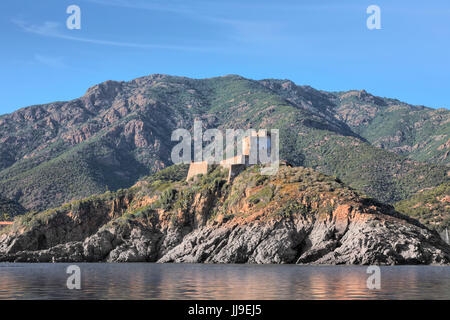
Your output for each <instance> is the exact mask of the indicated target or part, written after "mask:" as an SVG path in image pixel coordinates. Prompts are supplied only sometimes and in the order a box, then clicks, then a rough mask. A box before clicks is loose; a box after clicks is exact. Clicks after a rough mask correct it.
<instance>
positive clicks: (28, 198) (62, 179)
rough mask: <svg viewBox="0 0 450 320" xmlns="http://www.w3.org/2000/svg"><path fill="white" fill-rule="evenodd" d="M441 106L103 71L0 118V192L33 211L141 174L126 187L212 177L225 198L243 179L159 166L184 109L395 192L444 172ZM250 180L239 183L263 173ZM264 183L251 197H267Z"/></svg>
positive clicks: (349, 179) (371, 191)
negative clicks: (189, 175) (74, 92)
mask: <svg viewBox="0 0 450 320" xmlns="http://www.w3.org/2000/svg"><path fill="white" fill-rule="evenodd" d="M93 106H95V107H93ZM449 114H450V113H449V111H448V110H433V109H428V108H425V107H413V106H410V105H407V104H404V103H401V102H399V101H397V100H392V99H386V98H379V97H373V96H371V95H370V94H368V93H366V92H356V91H355V92H353V91H352V92H338V93H327V92H322V91H317V90H314V89H313V88H310V87H301V86H296V85H295V84H293V83H292V82H289V81H286V80H262V81H254V80H249V79H245V78H243V77H240V76H236V75H230V76H225V77H217V78H211V79H200V80H197V79H189V78H184V77H172V76H165V75H152V76H149V77H144V78H141V79H137V80H136V81H130V82H121V83H117V82H114V81H108V82H105V83H102V84H100V85H97V86H94V87H92V88H90V89H89V90H88V92H87V93H86V95H85V96H84V97H83V98H81V99H75V100H73V101H69V102H56V103H53V104H47V105H39V106H32V107H29V108H24V109H21V110H19V111H17V112H15V113H13V114H10V115H4V116H2V117H1V118H0V121H1V126H0V135H1V136H2V137H4V140H3V141H4V142H3V143H2V144H1V146H0V149H1V150H0V151H1V154H2V157H1V159H0V194H2V195H3V196H5V197H6V198H10V199H15V200H17V202H18V203H20V205H21V206H23V207H24V208H26V209H27V210H34V211H41V210H46V209H49V208H54V207H57V206H60V205H62V204H63V203H68V202H71V201H73V200H76V199H82V198H85V197H88V196H91V195H95V194H103V193H104V192H106V191H108V190H111V191H116V190H119V189H125V188H129V187H130V186H132V185H134V184H135V183H136V182H138V181H139V180H141V182H142V181H144V182H148V185H146V188H147V189H136V192H138V193H139V192H141V193H142V192H144V193H145V192H155V193H157V194H158V195H160V194H161V193H162V192H164V190H166V189H167V188H170V187H172V188H178V187H180V186H185V187H186V188H187V186H188V185H189V186H191V187H192V188H197V187H200V185H202V186H201V188H204V189H203V192H204V194H208V192H212V190H216V189H217V188H218V187H219V189H222V187H223V188H224V190H222V191H223V192H230V194H231V197H230V198H227V202H226V205H227V206H232V205H233V204H234V203H236V201H238V199H239V192H242V189H243V186H240V187H237V186H236V187H235V186H233V190H228V189H227V188H228V187H226V186H225V184H223V185H221V184H222V183H223V182H222V180H223V179H222V178H221V177H218V176H216V178H214V179H217V180H216V181H203V178H201V179H200V181H197V182H198V184H197V183H192V182H185V181H183V180H184V177H185V175H186V172H187V165H184V166H179V167H169V166H170V165H171V162H170V152H171V150H172V147H173V146H174V145H175V144H176V143H177V142H174V141H171V139H170V137H171V133H172V132H173V131H174V130H175V129H177V128H186V129H188V130H192V125H193V122H194V119H195V118H201V119H203V121H204V124H205V125H206V126H207V127H214V128H221V129H227V128H240V129H242V128H254V129H259V128H269V129H270V128H277V129H280V153H281V158H282V159H284V160H287V161H289V162H290V163H292V164H293V165H296V166H299V165H302V166H307V167H311V168H314V169H315V170H317V171H320V172H322V173H325V174H328V175H333V176H336V177H337V178H339V179H340V180H342V181H343V182H344V183H346V184H348V185H350V186H352V187H353V188H355V189H358V190H361V191H362V192H363V193H365V194H367V195H369V196H371V197H375V198H377V199H379V200H381V201H384V202H388V203H395V202H397V201H399V200H403V199H407V198H408V197H410V196H412V195H413V194H415V193H416V192H418V191H419V190H421V189H424V188H431V187H436V186H437V185H439V184H442V183H445V182H446V181H447V180H448V176H447V171H448V168H447V167H446V166H445V165H446V164H448V163H449V159H450V156H447V155H448V151H449V148H448V140H449V126H450V121H448V120H449ZM380 147H382V148H380ZM383 148H384V149H383ZM411 159H413V160H419V161H422V162H414V161H411ZM426 162H428V163H426ZM164 168H166V169H164ZM162 169H163V170H162ZM160 170H161V171H160ZM158 171H160V173H159V174H157V175H153V176H150V177H149V175H152V174H153V173H155V172H158ZM145 177H147V178H145ZM196 179H197V178H195V179H194V180H196ZM207 179H209V178H207ZM252 179H253V178H252ZM255 179H256V178H255ZM257 179H260V180H257V181H256V180H252V182H251V183H255V185H261V186H262V185H265V184H266V183H267V181H266V178H263V177H259V178H257ZM318 188H319V187H318ZM320 188H322V187H320ZM323 188H326V187H323ZM222 191H221V192H222ZM265 192H267V194H266V195H264V196H262V197H261V198H260V199H256V198H255V199H254V201H255V202H256V203H255V205H260V206H262V205H263V204H264V203H265V202H266V201H267V200H266V199H268V196H269V190H268V189H266V190H265ZM190 194H191V193H190V192H187V191H186V192H179V193H177V194H176V195H172V197H173V199H172V198H171V196H170V195H169V194H168V193H167V197H168V198H167V199H166V200H167V203H166V204H164V203H161V202H159V205H162V206H164V205H173V208H186V207H188V204H189V201H190V199H189V197H190ZM235 194H236V195H235ZM234 197H236V198H234ZM172 200H173V201H172ZM172 202H173V203H172ZM177 202H178V204H176V203H177ZM175 204H176V205H175Z"/></svg>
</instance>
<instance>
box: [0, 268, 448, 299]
mask: <svg viewBox="0 0 450 320" xmlns="http://www.w3.org/2000/svg"><path fill="white" fill-rule="evenodd" d="M68 265H69V264H0V299H423V298H426V299H448V298H450V267H437V266H436V267H434V266H396V267H382V268H381V289H380V290H369V289H368V288H367V287H366V280H367V277H368V276H369V275H368V274H366V267H354V266H297V265H201V264H152V263H133V264H131V263H130V264H101V263H97V264H95V263H93V264H88V263H86V264H83V263H80V264H78V265H79V266H80V268H81V271H82V289H81V290H69V289H67V287H66V280H67V277H68V275H67V274H66V268H67V266H68Z"/></svg>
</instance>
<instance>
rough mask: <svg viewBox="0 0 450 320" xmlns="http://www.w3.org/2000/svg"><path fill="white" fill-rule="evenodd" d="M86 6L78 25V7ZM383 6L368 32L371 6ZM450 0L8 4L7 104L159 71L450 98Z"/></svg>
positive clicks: (429, 99)
mask: <svg viewBox="0 0 450 320" xmlns="http://www.w3.org/2000/svg"><path fill="white" fill-rule="evenodd" d="M72 4H76V5H78V6H79V7H80V8H81V30H68V29H67V28H66V19H67V17H68V16H69V15H68V14H67V13H66V8H67V7H68V6H69V5H72ZM371 4H376V5H378V6H379V7H380V8H381V26H382V29H381V30H368V29H367V27H366V19H367V17H368V16H369V15H368V14H367V13H366V8H367V7H368V6H369V5H371ZM449 40H450V2H449V1H447V0H445V1H444V0H442V1H427V2H425V1H411V0H409V1H404V0H396V1H393V0H388V1H381V0H371V1H365V0H355V1H337V0H325V1H318V0H316V1H314V0H305V1H303V0H291V1H264V0H259V1H254V0H250V1H245V0H226V1H212V0H204V1H192V0H189V1H187V0H185V1H170V0H165V1H162V0H161V1H152V0H148V1H145V0H77V1H76V0H71V1H65V0H48V1H47V0H41V1H36V0H14V1H12V0H3V1H1V2H0V43H1V50H0V70H1V78H0V81H1V83H0V88H1V89H0V92H1V95H0V97H1V101H0V114H3V113H9V112H12V111H14V110H16V109H18V108H21V107H25V106H28V105H33V104H41V103H48V102H52V101H58V100H70V99H74V98H77V97H79V96H81V95H83V94H84V93H85V91H86V89H87V88H88V87H90V86H92V85H94V84H96V83H99V82H102V81H105V80H109V79H111V80H131V79H134V78H136V77H140V76H144V75H148V74H151V73H165V74H172V75H181V76H188V77H193V78H206V77H214V76H220V75H226V74H239V75H242V76H244V77H248V78H253V79H263V78H282V79H291V80H293V81H294V82H296V83H297V84H308V85H311V86H312V87H314V88H317V89H323V90H332V91H340V90H349V89H365V90H367V91H369V92H371V93H373V94H376V95H379V96H385V97H392V98H398V99H400V100H403V101H406V102H408V103H412V104H420V105H426V106H430V107H435V108H436V107H445V108H448V107H450V96H449V92H450V60H449V58H450V41H449Z"/></svg>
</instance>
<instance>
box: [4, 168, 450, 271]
mask: <svg viewBox="0 0 450 320" xmlns="http://www.w3.org/2000/svg"><path fill="white" fill-rule="evenodd" d="M183 180H184V179H183V177H181V181H175V182H173V181H172V182H168V181H161V180H154V179H153V180H152V179H150V180H143V181H140V182H139V183H138V184H136V185H135V186H134V187H133V188H131V189H130V190H124V191H121V192H120V193H116V194H111V193H108V194H105V195H103V196H99V197H96V198H91V199H88V200H85V201H81V202H74V203H73V204H70V205H66V206H64V207H62V208H59V209H56V210H54V211H49V212H42V213H39V214H34V215H28V216H26V217H23V219H18V220H17V222H16V223H15V224H13V225H12V226H9V227H8V228H7V229H5V230H3V232H2V233H0V261H41V262H42V261H109V262H127V261H128V262H131V261H152V262H156V261H157V262H198V263H202V262H207V263H299V264H430V263H439V264H443V263H450V247H449V246H448V245H447V244H445V243H444V242H443V241H442V240H441V239H440V237H439V236H438V235H437V234H436V233H435V232H432V231H430V230H428V229H426V228H425V227H424V226H422V225H421V224H419V223H418V222H417V221H415V220H413V219H410V218H407V217H406V216H403V215H401V214H399V213H398V212H396V211H395V210H394V209H393V208H392V207H391V206H388V205H384V204H381V203H379V202H377V201H375V200H373V199H368V198H364V197H361V196H359V195H358V194H357V193H356V192H355V191H353V190H351V189H349V188H347V187H346V186H345V185H343V184H342V183H340V182H338V181H336V179H334V178H331V177H327V176H324V175H322V174H319V173H317V172H314V171H313V170H311V169H307V168H302V167H287V166H282V167H281V168H280V170H279V172H278V173H277V174H276V175H274V176H261V175H260V174H259V169H258V168H252V167H250V168H248V169H247V170H245V171H243V172H242V173H241V174H239V175H238V176H237V177H236V178H235V179H234V180H233V182H232V183H227V182H226V174H225V173H224V172H222V171H221V169H216V170H215V171H213V172H211V173H209V174H208V175H206V176H203V177H202V178H201V179H200V178H199V179H194V180H191V181H188V182H185V181H183Z"/></svg>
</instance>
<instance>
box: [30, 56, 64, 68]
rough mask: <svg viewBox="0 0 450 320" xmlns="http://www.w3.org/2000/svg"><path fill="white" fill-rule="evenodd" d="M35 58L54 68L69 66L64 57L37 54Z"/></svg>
mask: <svg viewBox="0 0 450 320" xmlns="http://www.w3.org/2000/svg"><path fill="white" fill-rule="evenodd" d="M34 60H35V61H36V62H38V63H41V64H43V65H46V66H48V67H52V68H58V69H60V68H67V65H66V64H65V63H64V61H63V58H62V57H51V56H47V55H41V54H35V55H34Z"/></svg>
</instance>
